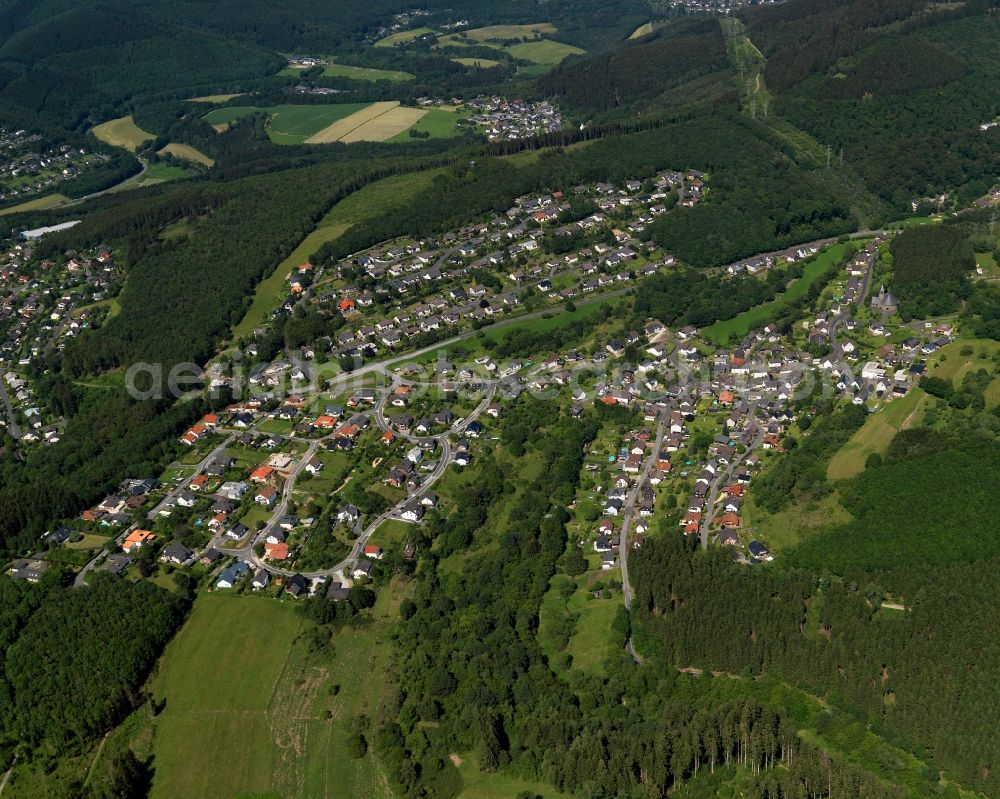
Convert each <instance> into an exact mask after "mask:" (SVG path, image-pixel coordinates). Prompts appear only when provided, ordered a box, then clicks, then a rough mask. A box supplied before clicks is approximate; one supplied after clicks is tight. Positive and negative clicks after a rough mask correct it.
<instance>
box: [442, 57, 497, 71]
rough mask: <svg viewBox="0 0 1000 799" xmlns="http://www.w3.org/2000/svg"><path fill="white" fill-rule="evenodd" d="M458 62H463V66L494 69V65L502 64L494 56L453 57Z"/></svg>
mask: <svg viewBox="0 0 1000 799" xmlns="http://www.w3.org/2000/svg"><path fill="white" fill-rule="evenodd" d="M451 60H452V61H454V62H455V63H456V64H461V65H462V66H463V67H479V68H480V69H492V68H493V67H498V66H500V62H499V61H494V60H493V59H492V58H453V59H451Z"/></svg>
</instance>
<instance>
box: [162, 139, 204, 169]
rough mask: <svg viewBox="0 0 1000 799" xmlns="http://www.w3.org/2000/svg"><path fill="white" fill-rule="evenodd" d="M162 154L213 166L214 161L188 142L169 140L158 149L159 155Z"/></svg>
mask: <svg viewBox="0 0 1000 799" xmlns="http://www.w3.org/2000/svg"><path fill="white" fill-rule="evenodd" d="M164 154H168V155H172V156H174V158H183V159H184V160H185V161H192V162H193V163H196V164H201V165H202V166H207V167H211V166H215V161H213V160H212V159H211V158H209V157H208V156H207V155H205V154H204V153H203V152H201V151H200V150H197V149H195V148H194V147H192V146H191V145H190V144H179V143H177V142H170V144H168V145H167V146H166V147H164V148H163V149H162V150H160V155H164Z"/></svg>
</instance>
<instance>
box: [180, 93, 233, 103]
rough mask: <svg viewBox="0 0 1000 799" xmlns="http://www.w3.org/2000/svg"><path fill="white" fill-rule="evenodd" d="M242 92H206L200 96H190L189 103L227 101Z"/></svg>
mask: <svg viewBox="0 0 1000 799" xmlns="http://www.w3.org/2000/svg"><path fill="white" fill-rule="evenodd" d="M243 94H244V92H237V93H235V94H206V95H203V96H202V97H191V98H190V99H189V100H188V102H189V103H211V104H214V103H228V102H229V101H230V100H235V99H236V98H237V97H242V96H243Z"/></svg>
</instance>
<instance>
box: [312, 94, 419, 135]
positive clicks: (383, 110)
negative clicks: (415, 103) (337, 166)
mask: <svg viewBox="0 0 1000 799" xmlns="http://www.w3.org/2000/svg"><path fill="white" fill-rule="evenodd" d="M426 113H427V112H426V111H424V110H423V109H420V108H404V107H403V106H401V105H399V104H398V103H395V104H383V103H373V104H372V105H371V106H370V107H369V108H368V109H366V111H364V112H361V113H358V114H352V115H351V116H350V117H348V118H347V119H345V120H342V121H341V122H340V123H336V124H334V125H332V126H331V127H330V128H328V129H327V130H325V131H322V132H321V133H320V134H318V135H317V136H316V137H314V138H315V143H324V142H327V141H341V142H344V143H347V144H349V143H351V142H358V141H388V140H389V139H391V138H392V137H393V136H397V135H399V134H400V133H403V132H404V131H405V130H407V129H409V128H411V127H413V125H414V124H415V123H416V122H418V121H419V120H420V119H421V118H422V117H423V116H424V114H426ZM348 127H349V129H348V130H346V131H345V132H343V133H340V132H339V131H341V130H343V129H344V128H348ZM334 137H335V138H334ZM309 143H310V144H312V143H314V142H313V140H309Z"/></svg>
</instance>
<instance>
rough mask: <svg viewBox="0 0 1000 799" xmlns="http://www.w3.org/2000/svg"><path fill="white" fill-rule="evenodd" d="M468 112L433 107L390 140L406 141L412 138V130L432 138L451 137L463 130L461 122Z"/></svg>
mask: <svg viewBox="0 0 1000 799" xmlns="http://www.w3.org/2000/svg"><path fill="white" fill-rule="evenodd" d="M466 116H468V114H467V113H466V112H462V111H448V110H445V109H443V108H432V109H430V110H428V111H425V112H424V114H423V116H421V117H420V119H418V120H417V121H416V122H414V123H413V124H412V125H411V126H410V127H409V128H407V129H405V130H403V131H401V132H399V133H397V134H396V135H395V136H393V137H392V138H390V139H388V141H390V142H406V141H410V140H411V136H410V130H413V131H414V132H415V133H420V134H424V133H427V134H429V135H430V138H432V139H450V138H451V137H452V136H458V135H459V133H460V132H461V129H460V128H459V123H460V122H461V121H462V120H463V119H465V118H466Z"/></svg>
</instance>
